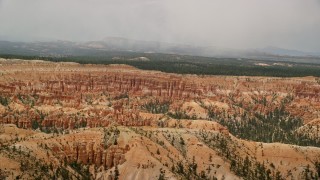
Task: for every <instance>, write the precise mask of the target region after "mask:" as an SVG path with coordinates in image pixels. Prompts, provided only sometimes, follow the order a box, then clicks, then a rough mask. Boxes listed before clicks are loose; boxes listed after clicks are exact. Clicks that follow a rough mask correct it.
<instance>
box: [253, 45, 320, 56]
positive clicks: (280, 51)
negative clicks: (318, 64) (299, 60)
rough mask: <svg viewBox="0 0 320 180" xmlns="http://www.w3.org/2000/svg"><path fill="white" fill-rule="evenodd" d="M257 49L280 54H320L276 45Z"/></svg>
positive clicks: (319, 54)
mask: <svg viewBox="0 0 320 180" xmlns="http://www.w3.org/2000/svg"><path fill="white" fill-rule="evenodd" d="M257 51H260V52H264V53H267V54H273V55H280V56H320V53H315V52H303V51H298V50H290V49H283V48H278V47H274V46H268V47H265V48H262V49H258V50H257Z"/></svg>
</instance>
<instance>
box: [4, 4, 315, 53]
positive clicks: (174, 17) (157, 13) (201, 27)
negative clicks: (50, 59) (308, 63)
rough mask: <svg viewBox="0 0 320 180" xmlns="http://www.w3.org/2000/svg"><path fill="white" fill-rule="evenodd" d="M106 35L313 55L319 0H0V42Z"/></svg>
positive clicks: (71, 38)
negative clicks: (269, 49) (277, 49)
mask: <svg viewBox="0 0 320 180" xmlns="http://www.w3.org/2000/svg"><path fill="white" fill-rule="evenodd" d="M110 36H111V37H114V36H116V37H125V38H131V39H139V40H155V41H164V42H176V43H188V44H195V45H204V46H206V45H212V46H218V47H230V48H259V47H265V46H278V47H282V48H288V49H298V50H304V51H317V52H320V0H0V40H1V39H2V40H15V41H35V40H41V41H45V40H72V41H87V40H100V39H103V38H104V37H110Z"/></svg>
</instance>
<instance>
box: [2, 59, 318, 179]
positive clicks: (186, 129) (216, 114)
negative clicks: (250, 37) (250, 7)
mask: <svg viewBox="0 0 320 180" xmlns="http://www.w3.org/2000/svg"><path fill="white" fill-rule="evenodd" d="M0 64H1V65H0V145H1V147H0V161H1V162H3V163H0V170H1V171H0V179H2V178H8V179H15V178H22V179H36V178H38V179H52V178H58V179H79V178H80V179H304V178H305V179H312V178H317V177H319V174H320V172H319V171H320V148H319V146H320V141H319V139H320V133H319V131H320V129H319V125H320V124H319V117H320V95H319V93H320V85H319V82H318V81H317V79H316V78H314V77H304V78H276V77H231V76H196V75H178V74H168V73H162V72H157V71H142V70H139V69H136V68H133V67H131V66H126V65H108V66H106V65H80V64H76V63H53V62H45V61H39V60H37V61H23V60H6V59H1V60H0Z"/></svg>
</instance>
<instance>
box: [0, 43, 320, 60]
mask: <svg viewBox="0 0 320 180" xmlns="http://www.w3.org/2000/svg"><path fill="white" fill-rule="evenodd" d="M114 51H125V52H139V53H164V54H181V55H191V56H207V57H226V58H252V59H261V60H277V61H294V62H308V63H320V53H308V52H302V51H296V50H288V49H282V48H277V47H271V46H270V47H266V48H262V49H248V50H239V49H231V48H220V47H215V46H194V45H186V44H175V43H166V42H156V41H141V40H132V39H126V38H121V37H107V38H104V39H102V40H101V41H88V42H71V41H52V42H10V41H0V54H16V55H33V56H58V57H60V56H97V55H101V56H102V55H105V54H106V53H110V52H114Z"/></svg>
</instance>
